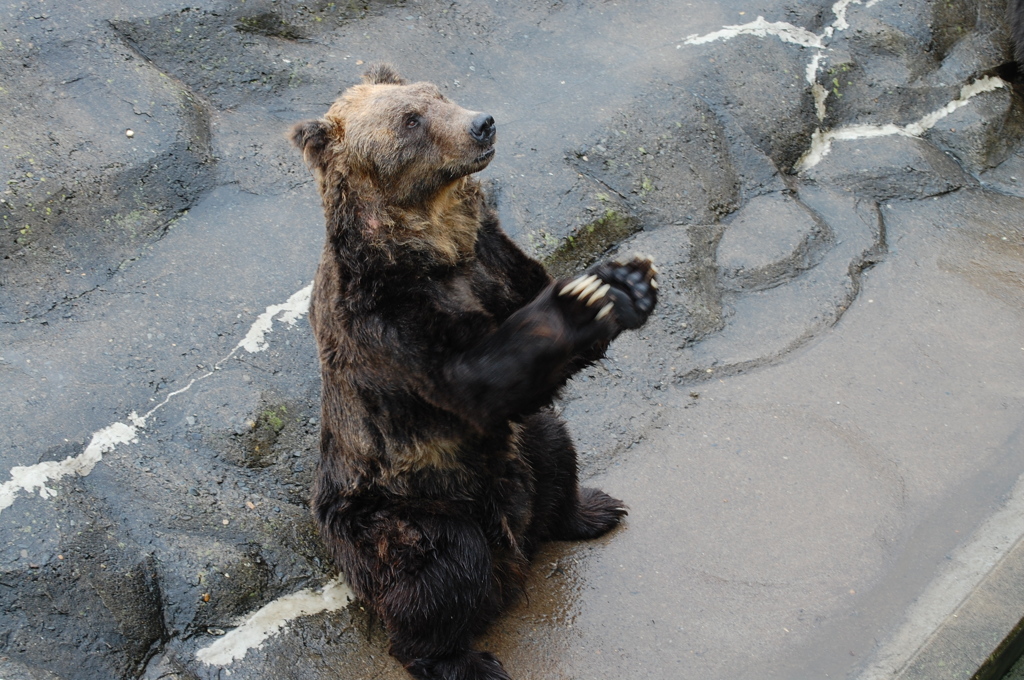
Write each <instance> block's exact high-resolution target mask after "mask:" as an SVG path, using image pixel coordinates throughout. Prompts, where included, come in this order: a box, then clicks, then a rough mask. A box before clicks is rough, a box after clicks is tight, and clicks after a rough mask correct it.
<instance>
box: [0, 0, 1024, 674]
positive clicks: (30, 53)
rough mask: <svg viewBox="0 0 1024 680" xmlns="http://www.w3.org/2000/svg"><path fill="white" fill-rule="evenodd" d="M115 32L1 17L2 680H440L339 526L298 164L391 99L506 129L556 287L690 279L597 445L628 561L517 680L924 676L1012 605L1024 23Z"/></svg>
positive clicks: (527, 233) (466, 13)
mask: <svg viewBox="0 0 1024 680" xmlns="http://www.w3.org/2000/svg"><path fill="white" fill-rule="evenodd" d="M86 5H87V6H84V7H77V6H72V5H69V4H63V5H58V4H52V3H45V2H40V3H36V2H5V3H0V15H2V16H3V17H4V21H3V22H0V55H2V58H0V126H2V127H3V129H4V130H5V133H6V134H5V135H4V140H3V141H2V143H0V145H2V153H0V178H2V179H3V182H4V183H3V185H0V199H2V202H0V215H3V226H2V227H0V258H2V259H0V321H2V322H3V323H2V324H0V378H2V381H3V385H4V387H5V389H4V391H3V394H2V395H0V411H2V412H3V413H5V414H6V416H7V417H6V418H5V420H4V426H3V430H2V436H0V468H2V470H0V472H2V474H0V677H3V678H5V679H6V680H20V679H21V678H45V679H47V680H50V679H57V680H71V679H72V678H73V679H74V680H92V679H96V680H109V679H110V678H145V679H146V680H158V679H164V680H170V679H175V678H178V679H182V680H184V679H185V678H188V679H190V680H191V679H194V678H226V677H231V678H254V679H255V678H269V677H274V678H314V679H317V678H324V679H325V680H326V679H327V678H336V677H346V678H371V677H373V678H396V679H398V678H402V677H404V675H403V671H402V670H401V669H400V668H399V667H398V666H397V664H396V663H395V662H393V661H392V660H391V659H390V658H389V657H388V656H387V653H386V641H385V640H384V638H383V634H382V632H381V630H380V626H379V624H378V622H376V621H374V620H372V619H371V618H370V617H369V616H368V615H367V614H366V613H365V612H364V611H363V610H362V608H361V606H360V605H359V603H358V602H352V603H348V602H347V599H346V598H345V589H344V585H343V583H342V582H340V581H338V580H337V579H336V572H335V570H334V568H333V567H332V565H331V564H330V562H329V560H328V558H327V556H326V553H325V551H324V549H323V547H322V546H321V544H320V542H319V539H318V537H317V535H316V532H315V530H314V528H313V525H312V522H311V521H310V519H309V517H308V511H307V509H306V498H307V495H308V490H309V487H310V484H311V480H312V475H313V472H314V468H315V465H316V448H317V437H318V432H319V429H318V427H319V426H318V422H317V418H318V416H319V379H318V370H317V367H316V352H315V347H314V343H313V340H312V337H311V335H310V332H309V328H308V325H307V324H306V321H305V318H304V313H305V308H306V307H305V305H306V303H307V301H308V288H307V286H308V285H309V282H310V281H311V278H312V275H313V271H314V267H315V265H316V261H317V258H318V252H319V249H320V246H321V240H322V218H321V215H320V209H319V206H318V202H317V199H316V196H315V191H314V188H313V186H312V183H311V181H310V180H309V178H308V174H307V172H306V171H305V169H304V168H303V167H302V164H301V159H300V158H299V157H298V155H297V154H296V153H295V152H294V151H293V150H292V149H290V148H289V145H288V144H287V142H286V140H285V138H284V133H285V131H286V130H287V129H288V127H289V125H290V124H292V123H293V122H294V121H297V120H301V119H303V118H306V117H310V116H314V115H319V114H320V113H322V112H323V110H325V109H326V107H327V106H328V105H329V103H330V101H332V100H333V98H334V97H335V96H336V95H337V94H338V92H340V91H341V90H342V89H344V87H346V86H347V85H348V84H351V83H353V82H356V81H357V80H358V79H359V75H360V74H361V72H362V71H363V70H365V68H366V66H367V64H369V63H371V62H373V61H377V60H389V61H392V62H394V63H396V64H397V65H398V66H399V67H400V68H401V70H402V71H403V72H404V73H405V74H406V75H407V76H409V77H410V78H414V79H425V80H432V81H434V82H436V83H438V85H439V86H440V87H441V88H442V89H443V90H444V91H445V92H446V93H447V94H449V95H450V96H451V97H453V98H454V99H456V100H457V101H459V102H460V103H462V104H464V105H466V106H469V107H473V108H476V109H481V110H484V109H486V110H487V111H488V112H490V113H491V114H492V115H494V117H495V119H496V120H497V122H498V127H499V129H500V139H499V143H498V146H499V154H498V157H497V158H496V159H495V161H494V162H493V163H492V165H491V166H490V167H489V168H488V169H487V171H485V173H484V174H483V179H484V180H485V181H487V182H488V184H489V186H490V187H491V190H492V191H493V193H494V195H495V196H496V200H497V203H498V208H499V211H500V213H501V216H502V219H503V223H504V225H505V227H506V229H507V230H508V231H509V232H510V233H511V234H512V236H513V237H514V238H516V239H517V240H518V241H519V242H520V243H521V244H522V245H523V246H524V248H526V249H528V250H530V251H532V252H533V253H534V254H535V255H537V256H538V257H541V258H546V260H547V262H548V263H549V265H550V266H551V268H552V269H553V270H556V271H565V272H569V271H574V270H577V269H579V268H580V267H582V266H585V265H586V264H587V263H588V262H590V261H592V260H593V259H595V258H597V257H601V256H603V255H604V254H605V253H606V252H609V253H611V254H613V255H614V254H616V253H619V252H621V253H623V254H626V255H628V254H631V253H632V252H634V251H640V252H645V253H650V254H652V255H653V256H654V257H655V260H656V261H657V263H658V265H659V268H660V270H661V272H662V274H661V278H660V281H661V284H662V289H661V290H662V298H661V300H662V301H661V304H660V306H659V309H658V311H657V313H656V314H655V315H654V316H653V317H652V318H651V320H650V322H649V323H648V325H647V326H645V327H644V328H643V329H641V330H640V331H638V332H636V333H628V334H625V335H623V336H622V337H621V338H620V339H619V340H618V341H617V342H616V344H615V345H614V346H613V348H612V351H611V352H610V353H609V356H608V358H607V359H606V360H604V361H602V362H601V363H600V364H599V365H597V366H594V367H592V368H591V369H588V370H587V371H585V372H583V373H582V374H580V375H579V376H577V378H576V379H574V380H573V381H572V383H571V384H570V385H569V387H568V388H567V389H566V391H565V394H564V398H563V400H562V401H561V402H560V408H561V409H562V411H563V414H564V416H565V417H566V418H567V420H568V421H569V423H570V426H571V429H572V430H573V432H574V434H575V436H576V439H577V442H578V448H579V450H580V453H581V460H582V467H583V476H584V477H586V478H587V479H588V480H594V481H595V483H596V484H598V485H600V486H602V487H604V488H606V489H607V490H608V491H609V492H611V493H613V494H614V495H616V496H618V497H622V498H624V499H626V501H627V503H628V504H629V505H630V507H631V514H630V517H629V520H628V522H627V525H626V527H625V528H624V529H623V530H621V531H617V532H615V533H614V534H613V535H611V536H608V537H606V538H604V539H601V540H599V541H596V542H593V543H585V544H555V545H550V546H547V547H545V549H544V550H543V551H542V553H541V555H539V556H538V559H537V560H536V564H535V568H534V571H533V575H532V578H531V582H530V584H529V592H530V597H529V599H528V600H527V601H524V602H522V603H520V604H519V605H518V606H517V607H516V608H515V609H514V610H513V611H512V612H510V614H509V615H508V616H506V617H505V618H503V619H502V620H501V621H500V622H499V623H498V624H497V625H496V626H495V628H494V629H493V630H492V631H491V632H490V633H489V634H488V635H487V636H486V637H485V639H484V640H482V641H481V645H482V646H484V647H486V648H488V649H491V650H493V651H495V652H496V653H498V655H499V656H500V657H501V658H502V659H503V660H504V661H505V664H506V667H507V668H509V669H510V672H511V673H512V674H513V677H516V678H542V677H543V678H548V677H587V678H622V677H639V676H650V677H678V678H711V679H714V678H723V679H724V678H730V679H732V678H757V679H759V680H763V679H764V678H789V679H792V678H796V677H860V678H865V679H867V678H875V677H886V676H888V677H891V676H892V674H893V672H896V671H899V670H900V669H903V668H905V667H908V666H907V664H908V663H909V661H910V659H911V657H912V656H913V655H914V654H915V653H916V651H917V650H918V649H920V648H921V646H922V645H923V644H924V641H925V638H927V637H928V635H930V633H931V632H932V631H933V630H935V629H936V628H937V627H938V626H939V625H940V623H941V616H940V618H939V620H936V621H932V619H929V618H928V616H927V615H925V614H921V613H919V611H920V610H921V608H920V607H918V606H917V605H915V600H920V601H928V602H931V600H927V598H928V597H929V595H928V594H929V593H931V592H933V590H934V588H931V586H932V585H933V584H934V583H935V582H937V580H939V579H941V578H943V577H948V578H953V580H959V581H960V582H963V583H970V582H971V581H970V579H971V578H974V579H979V578H981V577H982V576H984V574H985V573H987V572H986V571H985V570H981V571H980V572H979V571H978V570H975V571H972V572H970V574H971V575H968V576H964V575H962V574H960V572H956V571H955V569H956V568H958V567H957V565H959V564H960V563H961V562H960V561H959V558H957V559H947V556H948V555H961V552H962V553H963V555H964V558H963V560H962V561H963V563H964V564H973V563H976V562H977V561H978V559H980V558H978V559H975V558H977V557H978V555H981V554H984V559H985V560H989V561H992V562H993V563H994V562H995V561H998V560H999V559H1000V558H1001V556H1002V555H1004V554H1009V552H1010V547H1011V546H1012V543H1013V542H1014V541H1015V540H1016V538H1018V537H1019V536H1020V533H1024V529H1021V530H1020V532H1017V533H1014V532H1015V531H1017V530H1016V529H1013V528H1007V527H1003V529H1004V531H1003V533H1005V534H1007V535H1008V536H1010V538H1007V539H1005V540H1003V539H1000V542H999V543H998V546H997V547H995V548H993V546H992V545H991V544H990V543H991V542H989V543H984V541H982V542H981V543H979V542H978V541H979V540H981V539H977V536H978V535H980V534H978V533H977V532H978V531H979V529H978V528H979V527H980V526H982V525H983V524H984V522H986V520H987V519H989V520H991V518H992V517H1002V516H1003V515H999V514H998V513H997V512H996V511H997V510H998V509H999V508H1001V507H1002V508H1003V509H1004V510H1006V509H1010V510H1012V509H1013V508H1016V507H1017V506H1015V505H1013V504H1014V503H1018V502H1021V503H1024V501H1018V500H1015V499H1017V498H1018V495H1017V494H1015V493H1014V492H1013V488H1014V483H1015V481H1016V480H1017V479H1018V477H1020V475H1021V474H1022V473H1024V463H1022V462H1021V461H1020V456H1019V453H1020V422H1021V421H1022V416H1024V396H1022V395H1021V392H1020V387H1019V379H1018V377H1019V376H1021V375H1024V351H1022V348H1021V345H1020V338H1022V337H1024V316H1022V314H1021V309H1024V284H1022V281H1024V223H1022V222H1021V219H1020V215H1021V213H1022V208H1024V188H1022V187H1024V152H1022V143H1021V141H1022V134H1024V125H1022V123H1021V121H1022V115H1024V110H1022V106H1024V105H1022V100H1021V94H1020V92H1021V91H1020V85H1019V84H1015V83H1013V82H1010V81H1007V80H1003V79H1002V78H1004V77H1005V78H1011V75H1012V74H1014V73H1016V70H1015V69H1014V68H1013V67H1011V66H1010V65H1009V64H1008V62H1009V53H1010V52H1009V49H1010V48H1009V45H1008V42H1007V34H1006V30H1005V26H1003V24H1002V19H1001V16H1002V15H1001V14H1000V11H1001V9H1000V6H999V4H998V3H995V2H990V1H989V0H982V1H980V2H967V1H966V0H963V1H962V2H961V1H957V2H943V3H929V2H924V1H923V0H905V1H904V2H902V3H896V2H889V1H888V0H866V1H858V0H842V1H840V2H837V3H835V4H831V3H825V2H813V1H805V0H798V1H797V2H787V3H781V2H769V3H767V4H763V5H760V6H758V7H757V8H748V7H747V6H746V5H744V4H743V3H742V2H739V1H737V0H723V1H722V2H719V3H715V4H707V3H704V4H701V3H693V4H692V5H687V4H685V3H684V4H683V5H682V6H681V5H680V3H676V2H671V1H670V0H640V1H639V2H633V3H628V6H620V5H619V4H616V3H606V2H584V3H569V4H567V3H561V2H547V1H544V0H530V1H528V2H521V3H494V2H491V1H490V0H467V1H466V2H457V3H450V2H434V1H433V0H420V1H414V0H409V1H406V2H386V1H383V0H381V1H374V2H365V3H335V2H325V1H324V2H320V1H318V2H315V3H298V2H294V1H292V0H277V1H276V2H262V1H261V2H252V1H249V2H243V1H240V0H239V1H234V2H233V1H231V0H210V1H207V0H199V1H198V2H193V3H192V4H190V5H189V6H187V7H185V6H182V5H181V4H180V3H175V2H171V1H169V0H146V1H145V2H140V3H134V4H133V6H132V8H131V9H125V8H124V6H123V4H122V3H114V2H112V1H108V0H99V1H97V2H92V3H86ZM758 15H762V17H763V18H762V17H759V16H758ZM129 132H130V134H129ZM1004 506H1005V507H1004ZM1011 514H1012V513H1011ZM1000 526H1002V525H1000ZM986 535H987V534H986ZM986 540H987V539H986ZM958 550H959V551H961V552H957V551H958ZM971 551H976V552H977V554H975V553H974V552H971ZM972 560H973V562H972ZM950 570H954V571H950ZM965 573H966V572H965ZM979 573H980V574H981V575H980V576H979V575H978V574H979ZM951 575H952V576H951ZM936 592H940V594H939V595H936V598H937V599H936V600H935V603H934V606H932V607H931V610H930V611H932V612H940V614H941V612H943V611H945V612H946V614H945V615H949V613H950V612H952V611H953V610H954V609H953V608H955V606H956V605H957V603H958V602H959V601H960V599H962V596H954V595H951V594H950V593H952V592H953V591H948V590H947V591H941V589H940V590H939V591H936ZM941 593H945V595H942V594H941ZM957 597H960V599H957ZM915 607H917V608H915ZM944 608H945V609H944ZM261 612H262V613H261ZM254 613H260V615H259V616H257V617H255V618H253V619H250V620H249V622H248V623H246V620H247V617H251V615H253V614H254ZM917 630H920V631H923V632H922V633H921V634H920V635H918V637H917V638H915V637H914V635H915V633H913V631H917ZM907 631H910V632H907ZM243 633H245V634H248V635H249V637H248V638H246V639H245V640H243V639H242V638H243ZM246 640H247V641H246ZM915 640H916V642H915ZM908 641H909V642H908ZM979 663H980V661H979ZM873 674H874V675H873Z"/></svg>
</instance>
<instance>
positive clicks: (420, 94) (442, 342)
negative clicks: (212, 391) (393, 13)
mask: <svg viewBox="0 0 1024 680" xmlns="http://www.w3.org/2000/svg"><path fill="white" fill-rule="evenodd" d="M495 135H496V130H495V124H494V120H493V118H491V116H488V115H486V114H482V113H476V112H473V111H467V110H466V109H463V108H460V107H459V106H457V105H456V104H454V103H453V102H451V101H449V100H448V99H447V98H446V97H445V96H444V95H443V94H441V92H440V90H438V88H437V87H436V86H434V85H431V84H429V83H413V84H407V83H406V82H405V81H404V80H403V79H402V78H401V77H400V76H399V75H398V74H397V73H396V72H395V70H394V69H393V68H391V67H390V66H386V65H382V66H376V67H373V68H371V69H370V71H368V72H367V74H366V75H365V76H364V82H363V83H362V84H359V85H355V86H353V87H351V88H350V89H348V90H347V91H346V92H345V93H343V94H342V96H341V97H340V98H339V99H338V100H337V101H336V102H335V103H334V104H333V105H332V106H331V107H330V109H329V110H328V111H327V113H326V115H325V116H324V117H323V118H321V119H318V120H312V121H307V122H304V123H300V124H298V125H296V126H295V128H294V129H293V130H292V133H291V139H292V141H293V142H294V143H295V145H296V146H298V147H299V148H300V149H301V150H302V152H303V155H304V157H305V160H306V163H307V164H308V165H309V167H310V168H311V170H312V172H313V175H314V176H315V178H316V181H317V185H318V188H319V191H320V196H321V198H322V200H323V206H324V213H325V216H326V222H327V237H326V242H325V244H324V250H323V255H322V257H321V260H320V264H319V268H318V269H317V273H316V278H315V281H314V286H313V296H312V302H311V305H310V312H309V319H310V323H311V325H312V327H313V331H314V333H315V335H316V340H317V345H318V347H319V353H320V365H321V377H322V380H323V402H322V424H321V436H320V455H321V458H320V463H319V467H318V470H317V481H316V485H315V488H314V490H313V498H312V501H311V504H312V510H313V515H314V517H315V518H316V521H317V523H318V524H319V527H320V530H321V533H322V535H323V537H324V541H325V542H326V544H327V546H328V547H329V548H330V550H331V552H332V555H333V557H334V559H335V561H336V563H337V565H338V566H339V567H340V568H341V569H342V570H343V572H344V573H345V576H346V577H347V579H348V581H349V583H350V584H351V586H352V588H353V590H354V591H355V593H356V594H357V595H358V596H359V597H361V598H363V599H364V600H366V602H367V603H368V604H369V605H370V606H371V607H373V609H374V610H375V611H376V612H377V614H378V615H379V616H380V618H381V620H382V621H383V623H384V625H385V627H386V629H387V633H388V636H389V638H390V643H391V646H390V652H391V654H392V655H393V656H394V657H395V658H397V659H398V660H399V661H400V662H401V663H402V664H403V665H404V666H405V668H406V670H408V671H409V673H410V674H411V675H412V676H413V677H415V678H421V679H427V678H429V679H432V680H433V679H438V680H439V679H442V678H443V679H445V680H476V679H487V680H496V679H500V678H508V677H509V676H508V675H507V674H506V673H505V671H504V669H503V668H502V666H501V664H500V663H499V662H498V660H497V659H495V658H494V657H493V656H491V655H490V654H487V653H485V652H478V651H474V650H472V649H471V648H470V642H471V639H472V637H473V636H474V635H476V634H477V633H478V632H480V631H481V630H482V628H483V627H484V626H485V625H486V624H487V623H488V622H489V621H490V620H492V619H493V618H494V617H495V616H496V615H497V614H498V613H499V612H500V611H501V610H502V609H503V608H504V607H505V606H506V605H508V604H509V603H510V602H511V601H512V599H513V598H514V597H515V596H516V595H517V594H518V593H519V592H521V590H522V588H523V584H524V580H525V577H526V570H527V563H528V560H529V558H530V556H531V554H532V553H533V551H534V550H535V548H536V547H537V544H538V543H539V542H540V541H544V540H549V539H554V540H570V539H583V538H593V537H595V536H600V535H601V534H603V533H605V532H607V531H608V530H610V529H611V528H613V527H614V526H616V525H617V524H618V522H619V521H620V520H621V518H622V516H623V515H625V514H626V509H625V507H624V506H623V505H622V502H621V501H618V500H616V499H614V498H611V497H610V496H608V495H607V494H605V493H603V492H601V491H598V490H596V489H586V488H583V489H581V488H578V487H577V481H576V451H575V450H574V448H573V444H572V442H571V440H570V438H569V434H568V432H567V431H566V428H565V425H564V424H563V423H562V421H561V420H559V419H558V417H557V416H556V415H555V414H554V413H553V412H552V411H551V409H550V405H551V402H552V400H553V399H554V397H555V396H556V394H557V393H558V390H559V389H560V388H561V387H562V386H563V385H564V384H565V382H566V380H567V379H568V378H569V377H570V376H571V375H572V374H573V373H575V372H576V371H578V370H579V369H580V368H582V367H584V366H586V365H588V364H590V363H591V362H594V361H596V360H598V359H600V358H601V357H602V356H603V354H604V352H605V349H606V348H607V346H608V343H609V342H610V341H611V340H612V339H613V338H614V337H615V336H616V335H618V334H619V333H620V332H621V331H622V330H623V329H625V328H637V327H639V326H640V325H642V324H643V323H644V322H645V321H646V320H647V317H648V315H649V314H650V313H651V311H652V310H653V309H654V305H655V303H656V301H657V297H656V295H657V290H656V289H657V283H656V281H655V280H654V276H655V274H656V270H655V268H654V266H653V265H652V264H651V262H650V260H649V259H642V258H636V259H634V260H632V261H630V262H628V263H626V264H619V263H617V262H608V263H604V264H601V265H598V266H596V267H593V268H592V269H591V270H589V272H588V273H586V274H585V275H583V276H580V277H578V278H575V279H572V280H565V281H557V282H552V280H551V278H550V277H549V276H548V274H547V273H546V272H545V270H544V268H543V267H542V266H541V265H540V264H539V263H538V262H536V261H534V260H532V259H530V258H528V257H527V256H526V255H524V254H523V253H522V251H520V250H519V248H517V247H516V245H515V244H514V243H513V242H512V241H511V240H510V239H509V238H508V236H506V235H505V233H504V232H503V231H502V230H501V227H500V226H499V225H498V219H497V216H496V215H495V211H494V210H493V208H492V207H491V206H490V205H489V204H488V202H487V200H486V198H485V196H484V193H483V191H482V190H481V187H480V185H479V183H478V182H477V181H476V180H474V179H471V178H470V175H471V174H472V173H475V172H477V171H479V170H482V169H483V168H485V167H486V166H487V164H488V163H489V162H490V160H491V158H492V157H493V156H494V140H495Z"/></svg>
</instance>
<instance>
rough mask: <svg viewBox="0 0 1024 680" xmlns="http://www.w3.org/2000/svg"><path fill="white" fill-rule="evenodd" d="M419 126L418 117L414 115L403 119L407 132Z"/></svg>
mask: <svg viewBox="0 0 1024 680" xmlns="http://www.w3.org/2000/svg"><path fill="white" fill-rule="evenodd" d="M419 126H420V117H419V115H417V114H415V113H411V114H409V115H408V116H407V117H406V119H405V127H406V128H407V129H409V130H411V129H413V128H417V127H419Z"/></svg>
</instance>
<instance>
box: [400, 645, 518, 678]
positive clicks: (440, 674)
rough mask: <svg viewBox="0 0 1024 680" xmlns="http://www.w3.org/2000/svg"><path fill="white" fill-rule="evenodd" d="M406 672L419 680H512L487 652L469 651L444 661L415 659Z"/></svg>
mask: <svg viewBox="0 0 1024 680" xmlns="http://www.w3.org/2000/svg"><path fill="white" fill-rule="evenodd" d="M405 670H407V671H409V674H410V675H411V676H412V677H414V678H416V679H417V680H512V679H511V678H510V677H509V675H508V673H506V672H505V669H504V668H503V667H502V665H501V662H500V661H498V660H497V659H496V658H494V655H492V654H488V653H487V652H474V651H468V652H466V653H465V654H461V655H459V656H450V657H445V658H443V659H414V660H412V661H410V662H408V663H406V664H405Z"/></svg>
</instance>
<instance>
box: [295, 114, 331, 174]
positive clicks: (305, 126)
mask: <svg viewBox="0 0 1024 680" xmlns="http://www.w3.org/2000/svg"><path fill="white" fill-rule="evenodd" d="M327 126H328V123H327V121H326V120H323V119H317V120H307V121H305V122H303V123H299V124H297V125H296V126H295V127H293V128H292V131H291V134H289V135H288V138H289V139H291V141H292V144H294V145H295V146H297V147H298V148H299V149H301V150H302V156H303V158H305V159H306V163H307V164H308V165H309V166H310V167H311V168H315V169H322V168H324V167H326V166H327V160H328V159H327V145H328V144H329V143H330V141H331V140H330V137H329V136H328V134H327V130H328V127H327Z"/></svg>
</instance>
